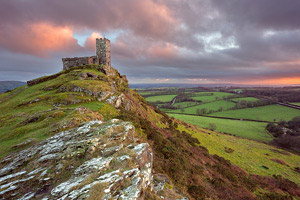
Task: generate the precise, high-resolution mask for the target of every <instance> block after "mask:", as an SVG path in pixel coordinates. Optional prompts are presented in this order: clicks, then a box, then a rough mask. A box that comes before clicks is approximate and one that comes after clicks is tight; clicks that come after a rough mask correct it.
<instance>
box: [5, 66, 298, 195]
mask: <svg viewBox="0 0 300 200" xmlns="http://www.w3.org/2000/svg"><path fill="white" fill-rule="evenodd" d="M215 135H217V136H216V137H221V138H224V140H228V141H229V140H230V139H227V138H225V137H227V136H224V135H222V134H220V135H219V133H216V132H214V131H208V130H206V129H200V128H198V127H196V126H193V125H190V124H187V123H184V122H181V121H179V120H175V119H174V118H172V117H169V116H168V115H166V114H165V113H164V112H162V111H160V110H159V109H157V108H156V107H155V106H153V105H150V104H149V103H148V102H147V101H146V100H145V99H144V98H143V97H142V96H140V95H139V94H138V93H137V92H136V91H134V90H131V89H129V85H128V81H127V79H126V76H124V75H120V74H119V72H118V71H117V70H116V69H114V68H109V71H107V68H106V67H105V66H103V65H86V66H77V67H73V68H70V69H67V70H64V71H61V72H59V73H57V74H54V75H51V76H47V77H41V78H38V79H35V80H33V81H30V82H28V85H25V86H21V87H19V88H16V89H14V90H12V91H10V92H7V93H3V94H0V157H1V163H0V168H1V170H0V197H1V198H3V199H43V198H44V199H129V198H133V199H162V197H163V198H164V199H205V198H208V199H293V197H295V198H299V197H300V188H299V183H294V182H292V181H291V180H288V179H285V178H284V177H283V176H281V175H278V174H276V175H274V176H267V175H268V174H264V173H261V172H260V173H259V174H255V172H251V173H250V172H249V171H246V170H245V169H242V168H240V167H241V166H237V165H238V163H235V165H233V164H232V163H231V162H230V161H229V160H226V159H224V158H223V157H226V156H230V154H224V156H222V157H221V155H211V154H210V153H211V152H215V151H214V148H216V147H214V146H212V145H211V146H207V144H208V143H209V138H210V137H211V136H215ZM237 143H238V142H237ZM204 145H205V146H206V147H204ZM233 148H234V147H233ZM208 149H210V150H209V151H208ZM273 149H274V148H273ZM250 151H251V150H250ZM278 151H279V150H278ZM280 153H284V151H279V153H278V155H279V154H280ZM274 156H276V155H274ZM295 156H296V155H295ZM298 157H299V156H298ZM298 157H297V158H296V159H298ZM293 167H295V166H294V164H293ZM294 173H295V176H297V173H299V172H296V171H295V172H294ZM293 181H294V180H293Z"/></svg>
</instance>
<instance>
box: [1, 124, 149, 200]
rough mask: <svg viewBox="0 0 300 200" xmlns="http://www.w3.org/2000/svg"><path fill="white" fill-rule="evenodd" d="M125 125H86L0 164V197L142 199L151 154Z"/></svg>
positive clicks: (133, 131) (59, 134)
mask: <svg viewBox="0 0 300 200" xmlns="http://www.w3.org/2000/svg"><path fill="white" fill-rule="evenodd" d="M134 134H135V129H134V126H133V125H132V124H131V123H130V122H123V121H119V120H117V119H113V120H111V121H109V122H106V123H104V122H103V121H90V122H88V123H85V124H83V125H82V126H79V127H77V128H75V129H72V130H69V131H64V132H61V133H58V134H56V135H54V136H52V137H50V138H48V139H46V140H44V141H42V142H40V143H39V144H37V145H35V146H32V147H30V148H28V149H25V150H23V151H21V152H18V153H15V154H12V155H10V156H8V157H6V158H5V159H3V160H2V162H1V164H0V167H1V169H0V199H44V200H46V199H95V197H97V199H99V198H100V197H101V199H143V191H144V190H146V189H147V188H148V189H149V187H150V189H152V162H153V156H152V151H151V149H150V146H149V144H148V143H137V142H136V141H135V140H136V139H135V138H134Z"/></svg>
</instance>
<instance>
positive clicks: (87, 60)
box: [62, 56, 98, 70]
mask: <svg viewBox="0 0 300 200" xmlns="http://www.w3.org/2000/svg"><path fill="white" fill-rule="evenodd" d="M62 61H63V70H67V69H69V68H71V67H74V66H79V65H90V64H98V59H97V57H96V56H91V57H75V58H63V59H62Z"/></svg>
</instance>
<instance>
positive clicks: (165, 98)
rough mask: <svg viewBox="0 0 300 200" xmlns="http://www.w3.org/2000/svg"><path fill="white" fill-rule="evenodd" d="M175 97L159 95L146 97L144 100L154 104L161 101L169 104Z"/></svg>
mask: <svg viewBox="0 0 300 200" xmlns="http://www.w3.org/2000/svg"><path fill="white" fill-rule="evenodd" d="M176 96H177V95H175V94H170V95H159V96H152V97H147V98H146V100H147V101H149V102H156V101H161V102H171V101H172V99H173V98H174V97H176Z"/></svg>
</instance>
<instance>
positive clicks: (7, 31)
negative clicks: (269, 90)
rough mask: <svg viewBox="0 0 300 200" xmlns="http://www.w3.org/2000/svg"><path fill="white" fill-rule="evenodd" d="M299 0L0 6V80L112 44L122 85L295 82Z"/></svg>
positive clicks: (17, 1)
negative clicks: (102, 40)
mask: <svg viewBox="0 0 300 200" xmlns="http://www.w3.org/2000/svg"><path fill="white" fill-rule="evenodd" d="M299 10H300V1H299V0H85V1H82V0H1V1H0V81H4V80H20V81H27V80H29V79H33V78H37V77H39V76H44V75H49V74H53V73H56V72H58V71H60V70H61V69H62V62H61V58H62V57H75V56H91V55H94V54H95V38H97V37H106V38H108V39H110V40H111V53H112V65H113V67H115V68H117V69H118V70H119V71H120V72H121V73H122V74H125V75H127V77H128V79H129V82H130V83H191V84H209V83H213V84H216V83H217V84H218V83H229V84H256V85H257V84H259V85H282V84H285V85H286V84H300V12H299Z"/></svg>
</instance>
